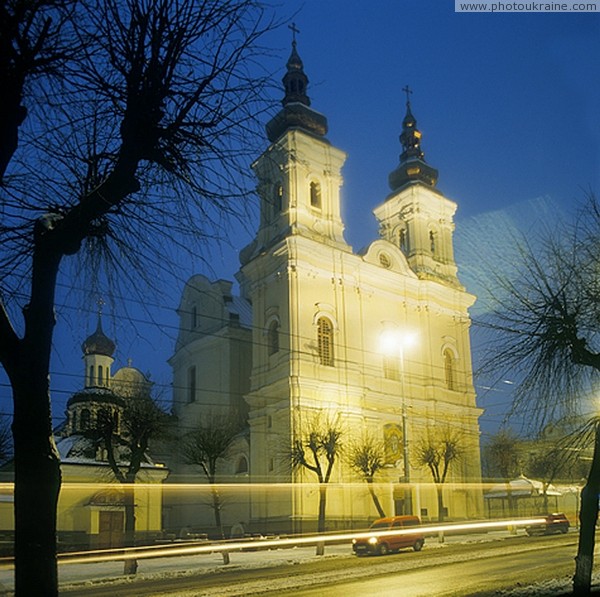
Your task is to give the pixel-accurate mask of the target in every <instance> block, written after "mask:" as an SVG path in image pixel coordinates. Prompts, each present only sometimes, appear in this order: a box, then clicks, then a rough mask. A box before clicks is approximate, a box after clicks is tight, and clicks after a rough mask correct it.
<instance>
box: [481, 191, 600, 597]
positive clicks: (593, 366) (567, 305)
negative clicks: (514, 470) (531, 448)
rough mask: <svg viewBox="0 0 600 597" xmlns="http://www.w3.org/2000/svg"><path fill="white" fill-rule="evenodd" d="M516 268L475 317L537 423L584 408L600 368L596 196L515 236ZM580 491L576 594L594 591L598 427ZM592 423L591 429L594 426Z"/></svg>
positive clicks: (496, 274)
mask: <svg viewBox="0 0 600 597" xmlns="http://www.w3.org/2000/svg"><path fill="white" fill-rule="evenodd" d="M512 246H513V247H515V249H516V257H515V258H514V259H513V260H512V261H513V265H514V266H516V270H515V271H513V272H510V273H509V274H507V273H505V272H502V271H501V270H500V268H493V269H492V270H489V271H488V273H489V275H491V279H490V281H489V284H488V293H489V299H490V301H491V302H490V306H491V307H492V312H491V314H490V315H489V316H486V317H483V318H480V319H479V320H478V321H477V324H478V326H479V327H480V329H481V330H484V331H486V332H487V333H488V345H487V347H486V353H487V354H488V355H490V359H489V361H488V363H487V369H488V370H494V371H497V372H498V371H500V372H502V373H504V374H505V373H506V371H510V372H511V374H512V375H513V376H515V377H516V378H517V379H519V380H520V383H519V385H518V388H517V392H516V394H515V401H514V404H513V411H514V412H515V413H518V414H519V415H520V416H521V417H522V418H524V419H526V420H528V421H529V422H530V423H531V425H532V426H533V427H537V428H538V429H541V428H543V427H544V426H545V425H546V424H547V423H549V422H553V421H557V420H560V419H562V418H570V417H573V416H576V415H577V414H579V412H580V411H582V410H583V408H584V404H585V402H586V400H587V398H586V395H587V394H590V393H591V391H592V388H593V385H594V382H595V381H596V380H597V379H598V374H599V373H600V326H599V323H600V301H599V300H598V296H600V294H599V292H598V291H599V290H600V277H599V276H598V271H599V270H600V251H599V249H600V206H599V205H598V202H597V200H596V198H595V197H594V195H593V194H591V193H590V194H589V196H588V200H587V202H586V204H585V205H584V207H583V209H582V210H581V212H580V214H579V217H578V218H577V219H576V221H575V222H574V223H573V224H570V223H568V222H564V221H560V222H558V225H557V227H556V230H548V231H546V232H542V233H540V235H539V238H535V239H524V238H519V237H518V236H517V237H513V239H512ZM590 426H591V427H590V428H589V429H592V430H593V432H594V433H595V438H594V439H593V440H591V441H592V442H593V445H594V447H595V449H594V456H593V460H592V465H591V469H590V473H589V476H588V481H587V484H586V486H585V488H584V489H583V491H582V494H581V511H580V521H581V529H580V535H579V547H578V553H577V557H576V569H575V575H574V577H573V587H574V592H575V594H581V595H585V594H588V593H589V591H590V586H591V573H592V565H593V554H594V542H595V539H594V535H595V525H596V520H597V516H598V499H597V496H598V493H599V491H600V460H599V459H600V427H598V425H597V422H596V421H592V422H591V423H590ZM589 429H588V431H589ZM588 437H589V433H588Z"/></svg>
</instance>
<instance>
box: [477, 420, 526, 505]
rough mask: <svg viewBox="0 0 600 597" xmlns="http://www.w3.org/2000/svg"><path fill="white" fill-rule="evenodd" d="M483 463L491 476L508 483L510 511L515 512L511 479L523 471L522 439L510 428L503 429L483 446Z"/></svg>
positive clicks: (507, 492)
mask: <svg viewBox="0 0 600 597" xmlns="http://www.w3.org/2000/svg"><path fill="white" fill-rule="evenodd" d="M483 463H484V467H485V470H486V474H487V475H488V476H489V477H498V478H500V479H502V480H503V481H504V482H505V483H506V494H507V499H508V511H509V513H510V514H511V515H512V514H514V509H515V504H514V498H513V495H512V491H511V487H510V480H511V479H513V478H514V477H516V476H517V475H519V474H520V473H521V463H522V450H521V440H520V438H519V437H518V436H517V435H515V434H514V433H513V432H512V431H511V430H510V429H501V430H500V431H498V433H496V434H494V435H493V436H492V437H491V438H490V439H489V440H488V442H487V443H486V444H485V446H484V447H483Z"/></svg>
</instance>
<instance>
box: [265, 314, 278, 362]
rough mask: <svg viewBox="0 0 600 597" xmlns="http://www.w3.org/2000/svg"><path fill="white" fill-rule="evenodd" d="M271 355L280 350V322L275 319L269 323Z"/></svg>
mask: <svg viewBox="0 0 600 597" xmlns="http://www.w3.org/2000/svg"><path fill="white" fill-rule="evenodd" d="M267 344H268V351H269V356H270V355H272V354H275V353H276V352H279V322H278V321H277V320H276V319H274V320H273V321H272V322H271V323H270V325H269V331H268V334H267Z"/></svg>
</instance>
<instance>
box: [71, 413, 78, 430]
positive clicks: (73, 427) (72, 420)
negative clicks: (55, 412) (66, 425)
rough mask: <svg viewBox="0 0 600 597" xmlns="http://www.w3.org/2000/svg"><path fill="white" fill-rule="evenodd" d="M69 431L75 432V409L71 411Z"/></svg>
mask: <svg viewBox="0 0 600 597" xmlns="http://www.w3.org/2000/svg"><path fill="white" fill-rule="evenodd" d="M71 431H72V432H73V433H75V432H77V411H76V410H74V411H73V412H72V413H71Z"/></svg>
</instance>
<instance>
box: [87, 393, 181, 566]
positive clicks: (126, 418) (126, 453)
mask: <svg viewBox="0 0 600 597" xmlns="http://www.w3.org/2000/svg"><path fill="white" fill-rule="evenodd" d="M122 404H123V407H122V408H113V409H105V410H103V411H100V412H99V415H98V421H97V425H96V426H95V427H94V428H93V429H91V430H90V432H89V433H90V435H92V436H95V437H96V438H97V439H99V440H100V442H101V445H102V447H103V448H104V449H105V450H106V455H107V459H108V464H109V465H110V468H111V470H112V472H113V475H114V476H115V479H116V480H117V481H118V482H119V483H122V484H123V485H124V487H123V492H124V506H125V547H134V546H135V523H136V518H135V491H134V487H133V484H134V483H135V482H136V479H137V475H138V473H139V472H140V470H141V469H142V466H143V465H144V464H145V463H149V459H148V458H149V456H148V445H149V442H150V441H151V440H158V439H160V438H164V437H165V430H166V429H167V426H168V421H169V416H168V415H167V414H166V413H165V412H164V411H163V410H162V409H161V408H160V407H159V406H158V404H157V403H156V401H154V400H153V399H152V397H151V396H150V394H149V393H146V392H130V393H129V395H128V396H127V397H126V398H125V399H124V400H123V401H122ZM136 572H137V561H136V560H135V559H127V560H125V565H124V574H135V573H136Z"/></svg>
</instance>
